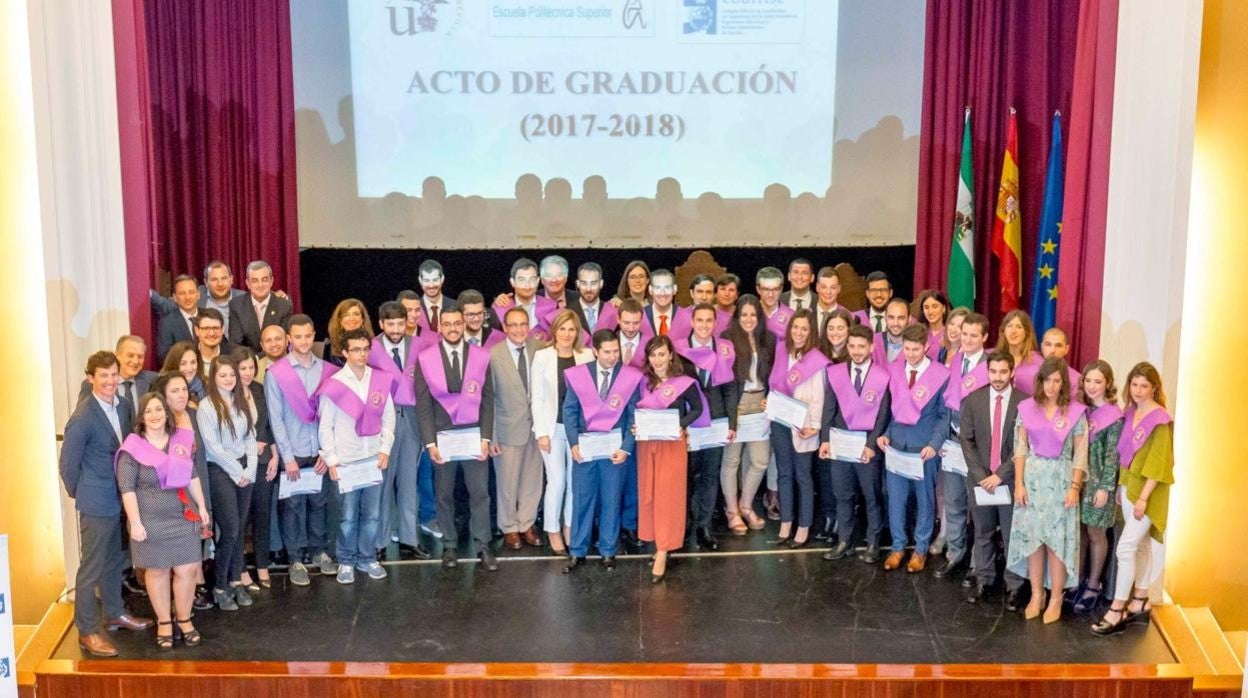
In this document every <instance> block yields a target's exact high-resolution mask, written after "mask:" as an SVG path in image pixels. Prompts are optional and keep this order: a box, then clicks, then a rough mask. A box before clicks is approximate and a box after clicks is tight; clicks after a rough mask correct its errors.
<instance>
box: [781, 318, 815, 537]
mask: <svg viewBox="0 0 1248 698" xmlns="http://www.w3.org/2000/svg"><path fill="white" fill-rule="evenodd" d="M787 310H788V309H787V307H785V306H782V307H781V309H780V310H778V311H777V313H779V312H785V311H787ZM789 312H792V313H793V319H792V320H790V321H789V327H788V330H787V335H786V337H785V340H784V341H783V343H781V342H777V343H776V358H775V361H774V362H773V363H772V366H771V375H770V376H769V378H768V385H769V386H770V388H771V393H770V397H769V398H768V399H774V395H775V394H776V393H783V394H785V395H788V396H789V397H792V398H794V399H795V400H798V401H800V402H803V403H805V404H806V418H805V420H804V423H803V424H802V425H801V428H800V429H794V428H791V427H789V426H788V425H786V424H782V423H781V422H777V421H773V422H772V423H771V449H772V452H773V453H774V454H775V457H776V485H777V491H778V493H779V497H780V538H779V540H778V541H777V543H778V544H781V545H787V546H789V547H791V548H800V547H801V546H803V545H805V544H806V542H807V540H808V539H809V535H810V526H811V524H812V523H814V520H815V481H814V478H813V474H812V473H811V467H812V465H813V463H814V457H815V452H816V451H817V450H818V449H819V442H820V438H819V426H820V422H821V420H822V419H823V403H824V399H825V397H824V392H825V389H824V388H825V385H826V383H827V379H826V377H825V374H824V369H825V368H826V367H827V365H828V363H829V361H828V357H826V356H824V355H823V353H822V352H820V351H819V342H818V338H817V337H816V333H815V328H814V313H813V312H812V311H810V310H794V311H789ZM795 489H796V492H795V491H794V490H795ZM795 520H796V526H797V528H796V531H795V530H794V529H793V526H794V522H795Z"/></svg>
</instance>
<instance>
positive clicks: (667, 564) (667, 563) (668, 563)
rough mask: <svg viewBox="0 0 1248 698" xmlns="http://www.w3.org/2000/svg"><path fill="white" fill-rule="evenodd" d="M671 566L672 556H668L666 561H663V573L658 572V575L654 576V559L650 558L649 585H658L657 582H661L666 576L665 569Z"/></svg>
mask: <svg viewBox="0 0 1248 698" xmlns="http://www.w3.org/2000/svg"><path fill="white" fill-rule="evenodd" d="M671 564H672V556H671V555H668V556H667V559H666V560H664V561H663V571H662V572H660V573H659V574H655V573H654V558H653V557H652V558H650V583H651V584H658V583H659V582H661V581H663V578H664V577H666V576H667V568H668V567H670V566H671Z"/></svg>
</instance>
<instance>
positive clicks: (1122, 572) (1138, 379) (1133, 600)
mask: <svg viewBox="0 0 1248 698" xmlns="http://www.w3.org/2000/svg"><path fill="white" fill-rule="evenodd" d="M1127 390H1128V393H1129V397H1128V400H1127V411H1126V414H1125V415H1124V416H1123V428H1122V436H1121V437H1120V438H1119V439H1118V457H1119V461H1120V462H1121V463H1122V464H1123V469H1122V472H1121V473H1120V475H1119V483H1120V484H1119V486H1118V503H1119V505H1120V506H1121V507H1122V516H1123V519H1124V520H1125V524H1124V525H1123V530H1122V536H1121V537H1120V538H1119V539H1118V551H1117V556H1118V576H1117V584H1116V586H1115V588H1114V602H1113V604H1112V605H1111V606H1110V608H1109V610H1108V611H1106V612H1105V617H1104V618H1102V619H1101V621H1100V622H1098V623H1097V624H1096V625H1093V626H1092V632H1094V633H1096V634H1097V635H1111V634H1113V633H1116V632H1118V631H1120V630H1122V629H1123V626H1125V625H1126V624H1127V623H1129V622H1131V621H1133V620H1137V619H1143V620H1145V621H1147V619H1148V612H1149V603H1148V593H1149V589H1150V587H1151V586H1152V585H1153V583H1154V582H1156V581H1157V579H1158V578H1159V577H1160V576H1161V569H1162V565H1163V564H1164V562H1165V560H1164V554H1165V546H1164V545H1163V543H1162V541H1163V540H1164V538H1165V533H1166V519H1167V514H1168V510H1169V507H1170V485H1171V484H1172V483H1174V440H1173V431H1172V429H1171V422H1172V421H1173V420H1172V418H1171V417H1170V414H1169V413H1168V412H1166V408H1165V405H1166V398H1165V395H1164V394H1163V393H1162V391H1161V377H1160V376H1158V375H1157V369H1156V368H1154V367H1153V365H1152V364H1150V363H1148V362H1141V363H1138V364H1136V365H1135V368H1132V369H1131V372H1130V373H1128V374H1127ZM1133 589H1134V593H1132V590H1133ZM1128 595H1130V603H1128Z"/></svg>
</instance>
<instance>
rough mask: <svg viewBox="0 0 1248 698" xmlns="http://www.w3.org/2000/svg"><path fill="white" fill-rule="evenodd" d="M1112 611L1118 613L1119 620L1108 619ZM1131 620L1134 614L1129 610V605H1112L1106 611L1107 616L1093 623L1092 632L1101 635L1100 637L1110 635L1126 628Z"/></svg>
mask: <svg viewBox="0 0 1248 698" xmlns="http://www.w3.org/2000/svg"><path fill="white" fill-rule="evenodd" d="M1111 613H1117V614H1118V620H1117V621H1115V622H1113V623H1111V622H1109V621H1108V620H1106V618H1107V617H1108V616H1109V614H1111ZM1131 620H1132V614H1131V613H1129V612H1128V611H1127V607H1126V606H1125V605H1124V606H1123V607H1122V608H1114V607H1112V606H1111V607H1110V608H1109V610H1108V611H1105V616H1104V617H1102V618H1101V619H1100V620H1099V621H1097V622H1096V623H1094V624H1093V625H1092V634H1093V635H1099V636H1100V637H1109V636H1110V635H1114V634H1117V633H1120V632H1122V631H1123V630H1126V629H1127V624H1128V623H1130V622H1131Z"/></svg>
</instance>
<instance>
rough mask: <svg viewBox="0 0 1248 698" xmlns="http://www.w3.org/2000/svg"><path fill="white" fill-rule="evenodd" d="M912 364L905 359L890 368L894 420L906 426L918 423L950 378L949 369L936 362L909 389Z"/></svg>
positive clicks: (889, 376) (929, 364) (930, 363)
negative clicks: (925, 409)
mask: <svg viewBox="0 0 1248 698" xmlns="http://www.w3.org/2000/svg"><path fill="white" fill-rule="evenodd" d="M909 371H910V364H908V363H906V362H905V360H904V359H902V360H898V361H894V362H893V363H891V364H889V366H888V389H889V391H890V392H891V393H892V395H893V401H892V403H891V404H892V411H893V419H895V420H897V421H898V422H901V423H902V424H906V425H913V424H916V423H918V421H919V416H920V415H921V414H922V413H923V408H924V407H926V406H927V403H929V402H931V400H932V396H933V395H935V394H936V393H938V392H940V387H941V386H942V385H944V383H945V380H946V379H948V378H949V369H947V368H945V367H944V366H941V365H940V364H938V363H936V362H935V361H931V362H929V363H928V365H927V370H925V371H923V375H921V376H919V377H918V379H917V380H916V381H914V387H913V388H910V387H907V386H906V384H907V383H908V382H909Z"/></svg>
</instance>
